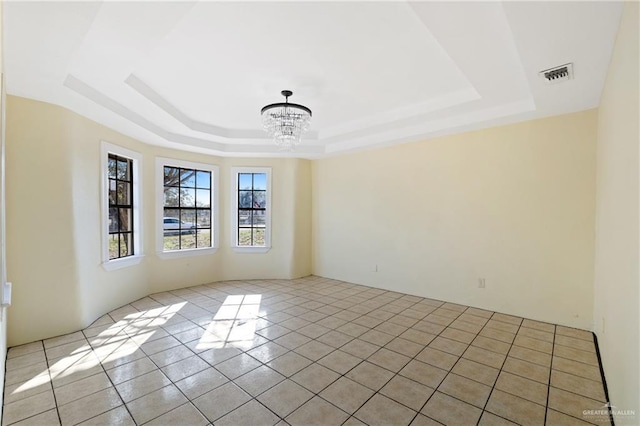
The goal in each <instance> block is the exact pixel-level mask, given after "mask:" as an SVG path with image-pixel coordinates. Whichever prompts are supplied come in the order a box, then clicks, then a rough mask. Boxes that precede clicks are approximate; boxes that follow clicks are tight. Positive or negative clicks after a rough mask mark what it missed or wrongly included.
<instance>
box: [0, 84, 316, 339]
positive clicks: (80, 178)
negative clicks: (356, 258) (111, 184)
mask: <svg viewBox="0 0 640 426" xmlns="http://www.w3.org/2000/svg"><path fill="white" fill-rule="evenodd" d="M7 107H8V108H7V182H9V186H8V188H7V224H8V229H7V244H8V249H7V255H8V259H7V269H8V274H9V279H10V280H11V281H13V283H14V287H13V288H14V300H13V306H12V307H11V309H10V311H9V323H8V324H9V332H8V338H9V345H10V346H13V345H17V344H20V343H25V342H30V341H34V340H38V339H42V338H47V337H52V336H56V335H60V334H64V333H68V332H72V331H75V330H78V329H80V328H83V327H85V326H87V325H88V324H89V323H91V322H92V321H93V320H95V319H96V318H97V317H99V316H100V315H102V314H104V313H105V312H108V311H110V310H112V309H115V308H117V307H119V306H121V305H123V304H126V303H129V302H131V301H133V300H136V299H137V298H140V297H143V296H145V295H147V294H150V293H154V292H159V291H165V290H170V289H175V288H179V287H187V286H192V285H197V284H203V283H209V282H214V281H217V280H223V279H250V278H294V277H299V276H304V275H308V274H310V273H311V255H310V249H309V248H302V249H300V247H299V245H300V241H306V242H307V244H309V242H310V240H311V238H310V232H311V229H310V221H309V219H304V218H309V217H310V209H311V200H310V197H309V195H308V188H309V186H310V183H309V179H310V173H311V169H310V164H309V162H308V161H307V160H298V159H243V158H220V157H213V156H204V155H198V154H192V153H185V152H180V151H172V150H168V149H161V148H158V147H154V146H150V145H146V144H143V143H141V142H139V141H136V140H133V139H131V138H128V137H125V136H123V135H121V134H119V133H117V132H115V131H112V130H110V129H108V128H106V127H104V126H101V125H99V124H97V123H95V122H93V121H91V120H88V119H86V118H83V117H81V116H79V115H78V114H75V113H73V112H71V111H69V110H66V109H64V108H62V107H58V106H54V105H51V104H46V103H42V102H37V101H34V100H29V99H24V98H18V97H13V96H9V97H8V99H7ZM102 140H104V141H108V142H110V143H113V144H116V145H121V146H123V147H125V148H127V149H131V150H134V151H137V152H140V153H141V154H142V156H143V160H142V166H143V169H142V178H143V182H142V185H143V187H142V205H143V217H142V227H143V244H144V253H145V257H144V259H143V260H142V262H141V263H140V264H139V265H136V266H132V267H129V268H125V269H121V270H116V271H105V270H104V269H103V268H102V267H101V266H100V263H101V254H102V252H101V238H102V236H101V215H100V197H101V191H100V182H101V171H100V144H101V141H102ZM157 156H159V157H167V158H176V159H181V160H189V161H194V162H199V163H208V164H214V165H217V166H219V168H220V186H219V190H220V191H219V200H220V210H219V215H220V229H219V232H220V234H219V235H220V249H219V250H218V251H217V252H216V253H215V254H211V255H204V256H192V257H186V258H179V259H161V258H159V257H158V256H157V255H156V253H155V247H156V244H155V243H156V230H155V224H156V220H155V211H156V209H155V203H156V202H158V200H156V182H155V157H157ZM232 166H267V167H271V168H272V197H273V198H272V218H273V219H272V230H273V236H272V241H271V242H272V248H271V250H270V251H269V252H268V253H266V254H240V253H236V252H234V251H233V250H232V249H231V248H230V244H231V241H230V235H231V229H230V219H231V218H230V214H231V181H230V179H231V178H230V170H231V167H232Z"/></svg>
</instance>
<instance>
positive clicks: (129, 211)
mask: <svg viewBox="0 0 640 426" xmlns="http://www.w3.org/2000/svg"><path fill="white" fill-rule="evenodd" d="M107 175H108V179H109V259H110V260H111V259H119V258H121V257H127V256H132V255H133V253H134V251H133V161H132V160H131V159H129V158H125V157H120V156H118V155H115V154H109V157H108V171H107Z"/></svg>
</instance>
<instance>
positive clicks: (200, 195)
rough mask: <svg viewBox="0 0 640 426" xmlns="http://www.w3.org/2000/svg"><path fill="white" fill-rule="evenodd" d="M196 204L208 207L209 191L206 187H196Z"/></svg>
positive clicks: (209, 204)
mask: <svg viewBox="0 0 640 426" xmlns="http://www.w3.org/2000/svg"><path fill="white" fill-rule="evenodd" d="M196 206H197V207H210V206H211V191H209V190H208V189H196Z"/></svg>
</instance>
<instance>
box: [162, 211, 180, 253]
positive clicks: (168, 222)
mask: <svg viewBox="0 0 640 426" xmlns="http://www.w3.org/2000/svg"><path fill="white" fill-rule="evenodd" d="M163 222H164V235H165V236H167V235H178V234H179V233H180V210H178V209H164V220H163ZM176 244H177V243H176ZM176 250H177V249H176Z"/></svg>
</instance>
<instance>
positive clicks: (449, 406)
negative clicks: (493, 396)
mask: <svg viewBox="0 0 640 426" xmlns="http://www.w3.org/2000/svg"><path fill="white" fill-rule="evenodd" d="M421 413H422V414H424V415H425V416H428V417H430V418H432V419H434V420H437V421H439V422H440V423H442V424H445V425H471V424H476V423H477V422H478V419H479V418H480V415H481V414H482V410H481V409H479V408H477V407H474V406H473V405H470V404H467V403H466V402H463V401H460V400H459V399H455V398H452V397H450V396H448V395H445V394H443V393H440V392H436V393H434V394H433V396H432V397H431V398H430V399H429V401H428V402H427V404H426V405H425V406H424V408H423V409H422V411H421Z"/></svg>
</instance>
